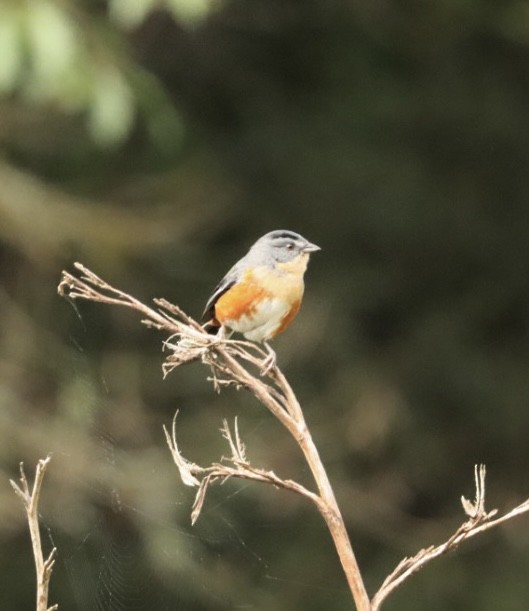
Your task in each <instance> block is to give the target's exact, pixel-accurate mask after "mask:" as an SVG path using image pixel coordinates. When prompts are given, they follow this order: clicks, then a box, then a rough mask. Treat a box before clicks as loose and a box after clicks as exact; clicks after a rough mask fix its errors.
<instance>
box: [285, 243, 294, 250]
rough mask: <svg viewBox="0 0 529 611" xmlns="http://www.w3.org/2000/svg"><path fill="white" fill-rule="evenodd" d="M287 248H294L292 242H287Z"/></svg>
mask: <svg viewBox="0 0 529 611" xmlns="http://www.w3.org/2000/svg"><path fill="white" fill-rule="evenodd" d="M286 247H287V250H293V248H294V242H288V244H287V245H286Z"/></svg>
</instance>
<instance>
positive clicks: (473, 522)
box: [371, 465, 529, 611]
mask: <svg viewBox="0 0 529 611" xmlns="http://www.w3.org/2000/svg"><path fill="white" fill-rule="evenodd" d="M485 475H486V469H485V465H476V466H475V469H474V479H475V485H476V498H475V500H474V502H472V501H469V500H468V499H465V497H461V503H462V505H463V509H464V511H465V513H466V515H467V516H468V517H469V519H468V520H467V521H465V522H463V524H461V526H460V527H459V528H458V529H457V530H456V531H455V532H454V534H453V535H452V536H451V537H449V538H448V539H447V541H445V542H444V543H441V544H440V545H435V546H434V545H432V546H430V547H427V548H425V549H421V550H420V551H419V552H417V554H415V556H413V557H411V558H404V559H403V560H401V562H399V564H398V565H397V566H396V567H395V569H394V570H393V572H392V573H391V574H390V575H388V576H387V577H386V579H385V580H384V582H383V584H382V586H381V587H380V589H379V591H378V592H377V593H376V594H375V596H374V597H373V599H372V600H371V609H372V611H378V609H380V607H381V606H382V603H383V602H384V600H385V599H386V598H387V597H388V596H389V595H390V594H391V593H392V592H393V591H394V590H395V589H397V588H398V587H399V586H400V585H401V584H402V583H403V582H404V581H406V579H408V578H409V577H410V576H411V575H413V574H414V573H416V572H417V571H419V570H420V569H422V568H423V567H424V566H425V565H426V564H428V563H429V562H431V561H432V560H434V559H435V558H438V557H439V556H442V555H443V554H446V553H448V552H450V551H452V550H455V549H456V548H457V547H459V545H460V544H461V543H463V541H466V540H467V539H470V538H471V537H475V536H476V535H479V534H480V533H482V532H485V531H486V530H489V529H490V528H494V527H496V526H498V525H500V524H502V523H503V522H506V521H507V520H510V519H512V518H514V517H516V516H519V515H521V514H523V513H527V512H529V499H527V500H526V501H524V502H523V503H521V504H520V505H518V506H517V507H515V508H514V509H512V510H511V511H509V512H507V513H506V514H504V515H503V516H500V517H498V518H496V519H495V520H493V519H492V518H493V517H494V516H495V515H496V514H497V510H496V509H493V510H492V511H489V512H487V511H485Z"/></svg>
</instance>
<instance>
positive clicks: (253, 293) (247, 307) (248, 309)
mask: <svg viewBox="0 0 529 611" xmlns="http://www.w3.org/2000/svg"><path fill="white" fill-rule="evenodd" d="M269 296H270V293H269V291H267V290H266V289H265V288H264V287H263V286H262V285H260V284H257V283H256V282H255V280H254V278H253V275H252V274H251V273H250V272H247V273H246V274H245V275H244V278H243V279H242V280H241V281H240V282H238V283H237V284H235V285H234V286H232V287H231V288H230V289H229V290H228V291H226V292H225V293H224V295H221V296H220V297H219V299H218V301H217V303H216V304H215V318H216V319H217V320H218V321H219V322H220V324H224V322H226V321H228V320H238V319H239V318H240V317H241V316H244V315H249V316H251V315H252V313H253V312H255V311H256V308H257V307H258V305H259V302H260V301H261V300H262V299H266V298H267V297H269Z"/></svg>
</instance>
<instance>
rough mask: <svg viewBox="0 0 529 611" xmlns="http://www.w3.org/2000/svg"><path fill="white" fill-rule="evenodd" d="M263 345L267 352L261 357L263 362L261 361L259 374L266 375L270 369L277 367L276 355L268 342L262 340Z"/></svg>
mask: <svg viewBox="0 0 529 611" xmlns="http://www.w3.org/2000/svg"><path fill="white" fill-rule="evenodd" d="M264 345H265V348H266V352H267V353H268V354H267V356H266V357H265V358H264V359H263V362H262V363H261V375H262V376H266V375H268V374H269V373H270V371H271V370H272V369H274V368H275V367H277V355H276V353H275V352H274V350H273V349H272V348H271V347H270V344H268V342H264Z"/></svg>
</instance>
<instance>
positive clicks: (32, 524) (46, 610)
mask: <svg viewBox="0 0 529 611" xmlns="http://www.w3.org/2000/svg"><path fill="white" fill-rule="evenodd" d="M50 460H51V456H48V457H47V458H45V459H44V460H39V462H38V463H37V469H36V470H35V481H34V482H33V489H31V488H30V486H29V484H28V480H27V478H26V474H25V472H24V464H23V463H20V484H17V483H16V482H15V481H13V480H9V481H10V483H11V486H13V489H14V491H15V493H16V495H17V496H18V497H19V498H20V500H21V501H22V504H23V505H24V509H25V511H26V517H27V521H28V526H29V533H30V536H31V545H32V547H33V558H34V559H35V569H36V573H37V611H56V609H58V608H59V606H58V605H53V606H51V607H48V590H49V586H50V578H51V573H52V570H53V565H54V564H55V554H56V553H57V550H56V548H55V547H54V548H53V549H52V550H51V552H50V554H49V555H48V557H47V558H46V559H44V554H43V552H42V542H41V539H40V529H39V514H38V505H39V497H40V490H41V487H42V482H43V480H44V475H45V473H46V469H47V468H48V465H49V463H50Z"/></svg>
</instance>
